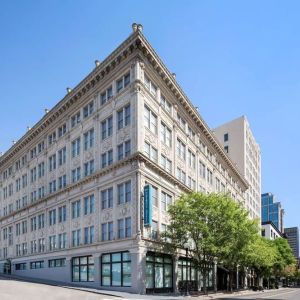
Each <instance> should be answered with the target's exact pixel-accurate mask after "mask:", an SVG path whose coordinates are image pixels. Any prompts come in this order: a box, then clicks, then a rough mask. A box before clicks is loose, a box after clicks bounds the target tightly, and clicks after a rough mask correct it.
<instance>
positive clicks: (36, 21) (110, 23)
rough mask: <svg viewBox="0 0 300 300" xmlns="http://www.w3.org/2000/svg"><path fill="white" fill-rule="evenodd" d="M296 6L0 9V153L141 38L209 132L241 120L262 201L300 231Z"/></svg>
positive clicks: (30, 5)
mask: <svg viewBox="0 0 300 300" xmlns="http://www.w3.org/2000/svg"><path fill="white" fill-rule="evenodd" d="M299 11H300V2H299V1H268V0H266V1H230V0H226V1H225V0H223V1H221V0H220V1H197V0H195V1H190V0H185V1H177V0H172V1H171V0H170V1H167V0H165V1H163V0H161V1H154V0H152V1H142V0H139V1H132V0H126V1H121V0H115V1H114V2H113V1H99V0H98V1H95V0H88V1H86V0H85V1H81V0H76V1H75V0H72V1H71V0H51V1H50V0H48V1H47V0H44V1H38V0H36V1H33V0H26V1H21V0H15V1H9V0H7V1H4V0H2V1H1V2H0V104H1V105H0V152H1V151H2V152H5V151H6V150H7V149H8V148H9V147H10V146H11V145H12V141H13V140H17V139H19V138H20V137H21V136H22V135H23V134H24V133H25V132H26V128H27V126H33V125H34V124H35V123H36V122H37V121H38V120H39V119H40V118H41V117H42V116H43V114H44V109H45V108H52V107H53V106H54V105H55V104H56V103H57V102H58V101H59V100H61V99H62V98H63V97H64V96H65V94H66V88H67V87H74V86H75V85H76V84H78V83H79V82H80V81H81V80H82V79H83V77H85V76H86V75H87V74H88V73H89V72H90V71H92V69H93V68H94V61H95V60H96V59H98V60H103V59H104V58H105V57H106V56H108V55H109V54H110V53H111V52H112V51H113V50H114V49H115V48H116V47H117V46H118V45H119V44H120V43H122V41H123V40H125V39H126V38H127V37H128V36H129V35H130V34H131V31H132V30H131V24H132V23H133V22H136V23H141V24H143V27H144V30H143V33H144V35H145V36H146V38H147V39H148V40H149V42H150V43H151V44H152V46H153V47H154V49H155V50H156V51H157V53H158V54H159V56H160V57H161V58H162V60H163V61H164V62H165V64H166V65H167V67H168V68H169V70H170V71H171V72H175V73H176V79H177V81H178V83H179V84H180V86H181V87H182V88H183V90H184V91H185V93H186V94H187V95H188V97H189V98H190V99H191V101H192V102H193V103H194V105H195V106H198V107H199V111H200V114H201V115H202V116H203V118H204V119H205V121H206V122H207V123H208V125H209V126H210V127H211V128H214V127H217V126H218V125H220V124H223V123H225V122H227V121H229V120H231V119H234V118H236V117H239V116H241V115H246V116H247V118H248V120H249V122H250V126H251V129H252V131H253V133H254V136H255V138H256V140H257V142H258V143H259V144H260V147H261V154H262V191H263V192H272V193H273V194H275V195H276V198H277V200H278V201H281V203H282V206H283V207H284V209H285V225H286V226H287V227H289V226H299V227H300V199H299V197H300V196H299V195H298V193H297V189H296V187H298V185H300V178H299V167H300V158H299V157H300V155H299V153H300V134H299V124H298V122H299V119H300V99H299V98H300V76H299V75H300V35H299V32H300V18H299Z"/></svg>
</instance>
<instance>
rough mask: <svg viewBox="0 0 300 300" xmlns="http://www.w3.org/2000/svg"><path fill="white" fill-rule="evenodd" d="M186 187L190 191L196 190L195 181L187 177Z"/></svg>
mask: <svg viewBox="0 0 300 300" xmlns="http://www.w3.org/2000/svg"><path fill="white" fill-rule="evenodd" d="M187 185H188V187H189V188H190V189H192V190H195V189H196V181H195V180H194V179H193V178H192V177H190V176H188V181H187Z"/></svg>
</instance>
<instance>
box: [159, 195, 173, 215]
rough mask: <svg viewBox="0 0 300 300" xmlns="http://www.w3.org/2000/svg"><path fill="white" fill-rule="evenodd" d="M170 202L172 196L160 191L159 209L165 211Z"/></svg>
mask: <svg viewBox="0 0 300 300" xmlns="http://www.w3.org/2000/svg"><path fill="white" fill-rule="evenodd" d="M171 203H172V196H170V195H168V194H167V193H165V192H161V210H162V211H167V210H168V206H169V205H170V204H171Z"/></svg>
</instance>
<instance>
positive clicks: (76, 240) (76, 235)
mask: <svg viewBox="0 0 300 300" xmlns="http://www.w3.org/2000/svg"><path fill="white" fill-rule="evenodd" d="M80 241H81V230H80V229H77V230H73V231H72V247H76V246H79V245H80Z"/></svg>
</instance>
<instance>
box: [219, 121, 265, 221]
mask: <svg viewBox="0 0 300 300" xmlns="http://www.w3.org/2000/svg"><path fill="white" fill-rule="evenodd" d="M214 134H215V135H216V137H217V138H218V140H219V142H220V143H221V145H222V146H223V147H224V150H225V151H226V152H227V153H228V155H229V157H230V158H231V159H232V160H233V161H234V162H235V163H236V166H237V167H238V169H239V170H240V172H241V173H242V174H243V175H244V176H245V178H246V180H247V181H248V183H249V189H248V190H247V191H246V203H245V207H246V208H247V210H248V211H249V215H250V217H251V218H257V219H259V220H261V154H260V147H259V145H258V143H257V142H256V141H255V138H254V136H253V134H252V131H251V129H250V125H249V122H248V120H247V118H246V117H245V116H242V117H240V118H237V119H235V120H232V121H229V122H227V123H225V124H223V125H221V126H219V127H217V128H215V129H214Z"/></svg>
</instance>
